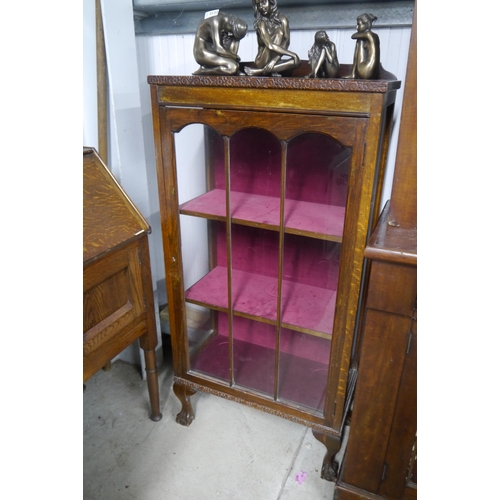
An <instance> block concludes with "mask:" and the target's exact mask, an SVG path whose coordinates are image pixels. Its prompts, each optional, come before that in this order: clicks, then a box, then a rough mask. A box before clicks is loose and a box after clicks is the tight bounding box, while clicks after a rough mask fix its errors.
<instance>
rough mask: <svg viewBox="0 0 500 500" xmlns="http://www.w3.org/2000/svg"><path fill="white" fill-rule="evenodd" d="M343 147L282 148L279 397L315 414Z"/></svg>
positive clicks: (337, 246)
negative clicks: (284, 149) (283, 157)
mask: <svg viewBox="0 0 500 500" xmlns="http://www.w3.org/2000/svg"><path fill="white" fill-rule="evenodd" d="M349 166H350V149H349V148H345V147H343V146H342V145H341V144H340V143H339V142H337V141H335V140H333V139H332V138H331V137H329V136H326V135H324V134H303V135H301V136H299V137H296V138H295V139H293V140H292V141H290V143H289V144H288V146H287V161H286V196H285V212H284V219H285V222H284V225H285V235H284V243H283V248H284V250H283V264H282V265H283V267H282V269H283V279H282V302H281V324H282V330H281V336H280V369H279V376H280V378H279V390H278V393H279V398H280V399H283V400H288V401H291V402H293V403H298V404H300V405H303V406H305V407H307V408H312V409H314V410H318V411H322V410H323V405H324V397H325V393H326V383H327V373H328V364H329V361H328V360H329V354H330V343H331V336H332V332H333V323H334V316H335V303H336V298H337V287H338V276H339V264H340V254H341V249H342V235H343V227H344V217H345V206H346V202H347V186H348V179H349Z"/></svg>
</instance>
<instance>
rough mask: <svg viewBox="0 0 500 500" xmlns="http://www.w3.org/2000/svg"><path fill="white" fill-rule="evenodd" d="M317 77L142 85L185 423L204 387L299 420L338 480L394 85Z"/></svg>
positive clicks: (170, 80) (173, 79)
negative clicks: (147, 89)
mask: <svg viewBox="0 0 500 500" xmlns="http://www.w3.org/2000/svg"><path fill="white" fill-rule="evenodd" d="M308 71H309V68H308V65H307V63H303V64H302V66H301V67H300V68H298V69H297V70H296V73H294V74H292V75H291V76H290V77H282V78H275V77H248V76H239V77H222V76H220V77H219V76H207V77H197V76H150V77H149V78H148V81H149V83H150V85H151V96H152V107H153V123H154V135H155V147H156V158H157V172H158V185H159V194H160V215H161V224H162V236H163V246H164V257H165V270H166V277H167V292H168V300H169V304H168V306H169V319H170V332H171V341H172V349H173V362H174V372H175V377H174V391H175V394H176V395H177V396H178V398H179V400H180V402H181V405H182V408H181V411H180V412H179V414H178V416H177V421H178V422H179V423H180V424H183V425H189V424H190V423H191V421H192V420H193V418H194V413H193V409H192V406H191V402H190V396H191V395H193V394H194V392H196V391H198V390H204V391H208V392H210V393H212V394H216V395H219V396H222V397H225V398H229V399H232V400H235V401H238V402H241V403H244V404H247V405H251V406H253V407H255V408H259V409H261V410H264V411H268V412H271V413H273V414H276V415H279V416H282V417H283V418H288V419H291V420H293V421H296V422H299V423H302V424H304V425H307V426H309V427H311V428H312V429H313V433H314V435H315V437H316V438H317V439H318V440H320V441H321V442H322V443H323V444H324V445H325V446H326V449H327V451H326V454H325V459H324V462H323V466H322V477H323V478H325V479H328V480H334V479H335V478H336V474H337V463H336V462H335V460H334V457H335V455H336V454H337V452H338V450H339V448H340V442H341V437H342V432H343V428H344V422H345V416H346V411H347V409H348V408H349V401H350V395H351V388H352V382H353V380H355V373H353V371H352V366H351V351H352V347H353V345H355V342H354V341H353V340H354V337H355V327H356V316H357V311H358V302H359V299H360V297H361V288H362V286H361V283H362V279H363V268H364V265H363V264H364V256H363V252H364V248H365V245H366V241H367V236H368V234H369V232H370V228H371V224H372V218H373V213H374V210H376V208H374V207H378V206H379V204H380V190H381V179H382V178H383V173H384V167H385V161H386V156H387V145H388V139H389V130H390V124H391V117H392V112H393V108H394V101H395V97H396V91H397V89H398V88H399V87H400V82H399V81H398V80H397V79H396V77H395V76H394V75H391V74H389V73H385V74H384V75H383V77H382V78H381V79H380V80H371V81H366V80H365V81H362V80H348V79H343V78H336V79H305V78H303V76H304V75H306V74H307V73H308ZM349 71H350V67H349V66H348V65H344V66H342V67H341V72H342V73H341V74H342V75H345V74H348V72H349Z"/></svg>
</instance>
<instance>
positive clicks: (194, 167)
mask: <svg viewBox="0 0 500 500" xmlns="http://www.w3.org/2000/svg"><path fill="white" fill-rule="evenodd" d="M223 146H224V145H223V139H222V137H221V136H220V135H219V134H218V133H217V132H215V131H214V130H213V129H211V128H209V127H206V126H203V125H200V124H195V125H189V126H187V127H185V128H184V129H182V130H181V131H180V132H179V133H177V134H176V135H175V149H176V166H177V178H178V185H179V204H180V208H179V210H180V225H181V244H182V264H183V278H184V287H185V297H186V319H187V330H188V341H189V353H190V361H191V365H190V366H191V369H192V370H195V371H199V372H202V373H204V374H207V375H210V376H212V377H215V378H219V379H221V380H223V381H225V382H226V383H229V380H230V371H229V349H228V331H227V327H225V326H224V325H227V320H226V319H225V318H227V308H228V286H227V280H228V272H227V267H226V266H227V264H226V262H227V250H226V246H225V244H222V245H220V244H219V243H218V242H219V241H221V240H222V241H224V240H225V233H226V223H225V220H226V191H225V174H224V161H223V159H224V156H223V154H221V151H222V152H223ZM221 157H222V164H221V161H220V158H221ZM221 171H222V173H221ZM221 235H222V236H221ZM221 325H222V326H221Z"/></svg>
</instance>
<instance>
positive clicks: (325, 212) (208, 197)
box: [180, 189, 345, 242]
mask: <svg viewBox="0 0 500 500" xmlns="http://www.w3.org/2000/svg"><path fill="white" fill-rule="evenodd" d="M230 203H231V221H232V222H233V223H235V224H241V225H247V226H252V227H261V228H263V229H269V230H271V231H279V223H280V199H279V198H275V197H271V196H262V195H256V194H247V193H240V192H234V191H233V192H231V195H230ZM180 213H181V214H183V215H192V216H196V217H204V218H207V219H211V220H218V221H225V220H226V192H225V191H224V190H222V189H214V190H212V191H209V192H208V193H206V194H203V195H201V196H198V197H197V198H194V199H193V200H190V201H188V202H186V203H184V204H183V205H181V207H180ZM344 216H345V208H344V207H338V206H333V205H324V204H319V203H311V202H306V201H298V200H291V199H287V200H285V233H288V234H298V235H301V236H307V237H311V238H318V239H322V240H328V241H337V242H341V241H342V233H343V231H344Z"/></svg>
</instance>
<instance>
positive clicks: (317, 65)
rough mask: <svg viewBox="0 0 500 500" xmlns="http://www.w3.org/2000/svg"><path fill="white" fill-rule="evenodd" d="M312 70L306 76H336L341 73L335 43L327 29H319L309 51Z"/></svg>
mask: <svg viewBox="0 0 500 500" xmlns="http://www.w3.org/2000/svg"><path fill="white" fill-rule="evenodd" d="M308 55H309V65H310V66H311V72H310V73H309V74H308V75H307V76H306V77H305V78H335V77H336V76H337V75H338V73H339V68H340V65H339V61H338V58H337V49H336V47H335V44H334V43H333V42H332V41H331V40H330V39H329V38H328V35H327V33H326V31H323V30H321V31H317V32H316V34H315V35H314V44H313V46H312V47H311V48H310V50H309V52H308Z"/></svg>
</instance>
